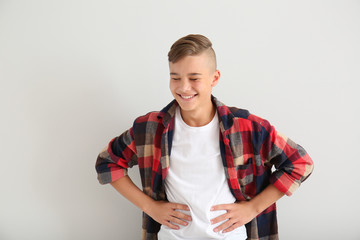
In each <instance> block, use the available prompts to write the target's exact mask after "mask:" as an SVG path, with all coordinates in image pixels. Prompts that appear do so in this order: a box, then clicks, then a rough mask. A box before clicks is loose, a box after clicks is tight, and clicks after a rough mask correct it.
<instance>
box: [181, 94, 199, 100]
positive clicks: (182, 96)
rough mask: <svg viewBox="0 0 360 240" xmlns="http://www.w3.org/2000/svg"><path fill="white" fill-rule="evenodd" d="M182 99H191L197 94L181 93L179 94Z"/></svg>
mask: <svg viewBox="0 0 360 240" xmlns="http://www.w3.org/2000/svg"><path fill="white" fill-rule="evenodd" d="M178 95H179V96H180V97H181V98H182V99H185V100H189V99H192V98H194V97H195V96H196V95H197V94H194V95H181V94H178Z"/></svg>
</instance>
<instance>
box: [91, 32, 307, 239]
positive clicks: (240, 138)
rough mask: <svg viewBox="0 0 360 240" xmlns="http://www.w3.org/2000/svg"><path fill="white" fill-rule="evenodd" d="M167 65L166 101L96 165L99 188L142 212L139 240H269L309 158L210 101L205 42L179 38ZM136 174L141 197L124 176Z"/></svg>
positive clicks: (211, 57)
mask: <svg viewBox="0 0 360 240" xmlns="http://www.w3.org/2000/svg"><path fill="white" fill-rule="evenodd" d="M168 57H169V68H170V90H171V93H172V95H173V96H174V98H175V99H174V100H173V101H172V102H171V103H170V104H168V105H167V106H166V107H165V108H164V109H163V110H161V111H160V112H150V113H148V114H146V115H144V116H141V117H138V118H137V119H136V120H135V122H134V124H133V126H132V127H131V128H130V129H129V130H127V131H125V132H124V133H123V134H122V135H120V136H118V137H115V138H114V139H112V140H111V141H110V143H109V144H108V147H107V148H105V149H104V150H103V151H102V152H101V153H100V154H99V156H98V158H97V162H96V170H97V172H98V179H99V181H100V183H101V184H106V183H111V185H112V186H113V187H114V188H115V189H116V190H117V191H118V192H120V193H121V194H122V195H123V196H124V197H125V198H127V199H128V200H129V201H131V202H132V203H133V204H135V205H136V206H137V207H139V208H140V209H141V210H142V211H143V212H144V214H143V225H142V227H143V234H142V239H160V240H161V239H193V240H200V239H201V240H203V239H226V240H235V239H237V240H241V239H252V240H253V239H258V240H260V239H261V240H265V239H271V240H272V239H278V231H277V220H276V206H275V202H276V201H277V200H278V199H279V198H281V197H282V196H283V195H284V194H286V195H288V196H290V195H291V194H292V193H293V192H294V191H295V190H296V189H297V188H298V187H299V185H300V183H301V182H302V181H304V180H305V179H306V178H307V177H308V176H309V175H310V174H311V172H312V169H313V162H312V160H311V158H310V157H309V155H308V154H307V153H306V151H305V150H304V149H303V148H302V147H301V146H300V145H298V144H296V143H294V142H293V141H291V140H290V139H289V138H287V137H286V136H284V135H282V134H280V133H279V132H277V131H276V130H275V129H274V127H273V126H271V125H270V124H269V122H268V121H267V120H265V119H262V118H260V117H257V116H255V115H252V114H250V113H249V112H248V111H247V110H244V109H238V108H235V107H227V106H226V105H224V104H223V103H221V102H220V101H219V100H217V99H216V98H215V97H214V96H213V95H212V88H213V87H215V86H216V85H217V83H218V81H219V78H220V72H219V70H217V68H216V57H215V52H214V50H213V48H212V44H211V42H210V40H209V39H207V38H206V37H204V36H202V35H188V36H185V37H183V38H180V39H179V40H178V41H176V42H175V43H174V44H173V45H172V47H171V49H170V51H169V54H168ZM136 164H138V165H139V169H140V175H141V181H142V187H143V191H141V190H140V189H139V188H138V187H137V186H136V185H135V184H134V183H133V182H132V181H131V179H130V178H129V177H128V175H127V168H129V167H132V166H134V165H136ZM272 167H274V168H275V170H274V171H273V170H272ZM245 226H246V227H245Z"/></svg>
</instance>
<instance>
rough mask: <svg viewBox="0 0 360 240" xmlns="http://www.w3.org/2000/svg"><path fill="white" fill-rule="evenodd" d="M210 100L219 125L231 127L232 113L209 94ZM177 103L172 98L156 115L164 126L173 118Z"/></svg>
mask: <svg viewBox="0 0 360 240" xmlns="http://www.w3.org/2000/svg"><path fill="white" fill-rule="evenodd" d="M211 101H212V102H213V103H214V104H215V106H216V109H217V112H218V116H219V121H220V122H221V123H222V126H221V127H223V128H224V129H223V130H227V129H229V128H231V127H232V125H233V122H234V121H233V118H234V115H233V114H232V112H231V111H230V109H229V108H228V107H227V106H226V105H225V104H223V103H222V102H220V101H219V100H218V99H217V98H216V97H214V96H213V95H211ZM178 105H179V104H178V103H177V101H176V100H175V99H174V100H173V101H171V102H170V103H169V104H168V105H167V106H166V107H164V108H163V109H162V110H161V111H160V112H159V114H158V116H157V117H158V119H162V123H163V125H164V126H165V128H166V127H167V126H168V124H169V123H170V121H171V120H172V119H173V118H174V116H175V110H176V107H177V106H178Z"/></svg>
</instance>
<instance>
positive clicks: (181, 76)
mask: <svg viewBox="0 0 360 240" xmlns="http://www.w3.org/2000/svg"><path fill="white" fill-rule="evenodd" d="M211 46H212V44H211V42H210V40H209V39H208V38H206V37H204V36H202V35H194V34H191V35H187V36H185V37H183V38H180V39H179V40H177V41H176V42H175V43H174V44H173V45H172V46H171V49H170V51H169V54H168V56H169V69H170V91H171V93H172V95H173V96H174V98H175V99H176V101H177V102H178V104H179V106H180V109H181V114H182V117H183V119H184V120H185V122H186V119H189V118H192V119H197V120H198V121H197V123H196V124H195V125H191V124H190V125H191V126H200V125H201V124H202V123H208V122H209V121H211V119H212V116H213V114H214V113H215V109H214V106H213V104H212V101H211V92H212V89H213V87H214V86H216V85H217V83H218V81H219V78H220V71H219V70H217V69H216V57H215V52H214V50H213V49H212V47H211ZM187 123H188V122H187ZM188 124H189V123H188Z"/></svg>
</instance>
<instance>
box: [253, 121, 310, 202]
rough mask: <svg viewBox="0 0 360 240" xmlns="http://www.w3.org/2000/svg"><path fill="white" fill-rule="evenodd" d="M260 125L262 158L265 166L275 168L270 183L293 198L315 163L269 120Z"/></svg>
mask: <svg viewBox="0 0 360 240" xmlns="http://www.w3.org/2000/svg"><path fill="white" fill-rule="evenodd" d="M260 125H261V131H260V132H261V139H263V144H262V146H261V149H260V154H261V158H262V159H263V161H264V165H267V166H270V167H272V166H274V167H275V171H273V172H272V174H271V176H270V183H271V184H273V185H274V186H275V187H276V188H277V189H279V190H280V191H281V192H283V193H285V194H286V195H288V196H291V195H292V194H293V193H294V191H295V190H296V189H297V188H298V187H299V186H300V184H301V183H302V182H303V181H305V180H306V179H307V178H308V177H309V176H310V174H311V173H312V171H313V168H314V164H313V161H312V159H311V158H310V156H309V155H308V153H307V152H306V151H305V149H304V148H303V147H302V146H300V145H299V144H297V143H295V142H293V141H292V140H291V139H290V138H288V137H286V136H285V135H283V134H281V133H280V132H278V131H276V130H275V128H274V127H273V126H271V125H270V123H269V122H268V121H267V120H264V119H262V120H261V121H260Z"/></svg>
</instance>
